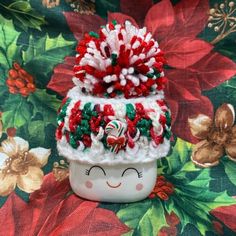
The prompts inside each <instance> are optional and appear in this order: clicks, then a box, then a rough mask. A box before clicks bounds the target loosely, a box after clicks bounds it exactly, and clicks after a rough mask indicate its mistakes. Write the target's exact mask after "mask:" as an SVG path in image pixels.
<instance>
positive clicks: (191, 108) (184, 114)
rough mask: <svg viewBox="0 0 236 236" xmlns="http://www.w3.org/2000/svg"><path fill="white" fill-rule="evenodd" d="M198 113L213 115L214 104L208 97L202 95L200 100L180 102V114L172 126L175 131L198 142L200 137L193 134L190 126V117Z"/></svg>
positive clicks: (184, 137)
mask: <svg viewBox="0 0 236 236" xmlns="http://www.w3.org/2000/svg"><path fill="white" fill-rule="evenodd" d="M197 114H205V115H206V116H209V117H210V118H212V117H213V106H212V103H211V101H210V100H209V99H208V98H207V97H205V96H200V97H199V101H192V102H179V109H178V114H177V117H176V120H175V123H174V124H173V126H172V131H173V133H174V134H175V135H176V136H178V137H180V138H182V139H184V140H186V141H189V142H191V143H197V142H198V139H197V138H195V137H194V136H193V135H192V133H191V131H190V128H189V126H188V118H189V117H194V116H196V115H197Z"/></svg>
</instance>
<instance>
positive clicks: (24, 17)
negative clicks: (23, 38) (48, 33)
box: [0, 1, 46, 31]
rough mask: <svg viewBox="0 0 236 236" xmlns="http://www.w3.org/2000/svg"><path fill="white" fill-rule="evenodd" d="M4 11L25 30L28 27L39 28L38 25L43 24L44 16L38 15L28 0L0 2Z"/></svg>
mask: <svg viewBox="0 0 236 236" xmlns="http://www.w3.org/2000/svg"><path fill="white" fill-rule="evenodd" d="M0 6H1V8H2V9H3V11H4V13H5V14H7V15H9V16H11V18H12V19H13V21H14V23H15V24H16V25H17V26H18V27H20V28H21V29H23V30H24V31H27V30H28V28H34V29H38V30H40V26H41V25H43V24H45V23H46V21H45V20H44V17H43V16H41V15H39V14H38V13H37V12H36V11H35V10H34V9H33V8H32V7H31V5H30V3H29V2H28V1H13V2H12V3H10V4H9V5H5V4H3V3H0Z"/></svg>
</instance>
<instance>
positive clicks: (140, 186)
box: [136, 183, 143, 191]
mask: <svg viewBox="0 0 236 236" xmlns="http://www.w3.org/2000/svg"><path fill="white" fill-rule="evenodd" d="M142 189H143V185H142V184H140V183H139V184H137V185H136V190H137V191H141V190H142Z"/></svg>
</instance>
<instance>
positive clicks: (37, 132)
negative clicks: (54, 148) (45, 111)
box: [28, 120, 46, 145]
mask: <svg viewBox="0 0 236 236" xmlns="http://www.w3.org/2000/svg"><path fill="white" fill-rule="evenodd" d="M45 128H46V127H45V123H44V122H43V121H42V120H35V121H30V122H28V132H29V138H30V140H31V142H32V143H37V144H38V145H39V144H40V145H42V144H43V143H44V140H45Z"/></svg>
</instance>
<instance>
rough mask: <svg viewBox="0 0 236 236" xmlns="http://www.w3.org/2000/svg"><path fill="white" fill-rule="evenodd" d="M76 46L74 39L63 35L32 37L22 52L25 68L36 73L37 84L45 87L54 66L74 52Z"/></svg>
mask: <svg viewBox="0 0 236 236" xmlns="http://www.w3.org/2000/svg"><path fill="white" fill-rule="evenodd" d="M74 46H75V42H74V41H67V40H65V39H64V38H63V37H62V36H61V35H59V36H58V37H57V38H49V36H48V35H46V36H44V37H42V38H40V39H35V38H33V37H30V40H29V47H28V49H27V50H26V51H23V52H22V57H23V60H24V68H25V69H26V70H27V71H28V72H30V73H31V74H34V76H35V77H36V84H40V85H41V86H40V87H45V86H46V84H47V83H48V81H49V79H50V77H51V74H52V72H53V68H54V66H55V65H57V64H58V63H61V62H63V59H64V57H65V56H66V55H69V54H71V53H73V52H74Z"/></svg>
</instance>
